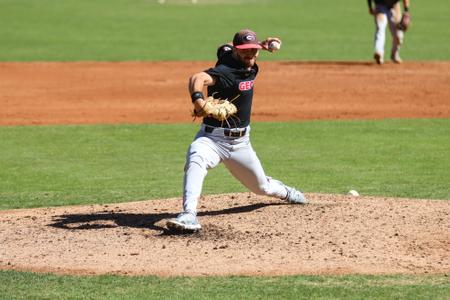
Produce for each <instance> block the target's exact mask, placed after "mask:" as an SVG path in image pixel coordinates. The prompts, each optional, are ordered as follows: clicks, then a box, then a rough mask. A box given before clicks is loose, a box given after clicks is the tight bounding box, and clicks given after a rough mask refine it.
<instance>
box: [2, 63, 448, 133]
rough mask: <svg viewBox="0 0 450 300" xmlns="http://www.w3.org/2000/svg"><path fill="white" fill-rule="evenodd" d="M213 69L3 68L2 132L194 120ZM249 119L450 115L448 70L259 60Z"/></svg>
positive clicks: (53, 65)
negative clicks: (195, 78) (197, 76)
mask: <svg viewBox="0 0 450 300" xmlns="http://www.w3.org/2000/svg"><path fill="white" fill-rule="evenodd" d="M211 64H212V62H184V63H183V62H152V63H142V62H123V63H122V62H121V63H85V62H83V63H0V107H1V110H0V125H31V124H95V123H104V124H113V123H173V122H191V121H192V118H191V117H190V109H191V104H190V97H189V95H188V91H187V79H188V77H189V76H190V75H191V74H193V73H194V72H198V71H200V70H203V69H206V68H208V67H209V66H211ZM260 65H261V71H260V74H259V78H258V79H257V81H256V84H255V99H254V101H255V104H254V110H253V116H252V118H253V121H288V120H289V121H293V120H312V119H383V118H448V117H450V89H449V85H450V63H448V62H441V63H406V64H403V65H393V64H386V65H384V66H381V67H380V66H378V65H373V64H369V63H297V62H261V63H260Z"/></svg>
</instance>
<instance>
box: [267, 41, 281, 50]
mask: <svg viewBox="0 0 450 300" xmlns="http://www.w3.org/2000/svg"><path fill="white" fill-rule="evenodd" d="M280 47H281V44H280V43H279V42H277V41H271V42H270V43H269V49H270V50H272V51H275V50H280Z"/></svg>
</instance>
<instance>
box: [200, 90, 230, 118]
mask: <svg viewBox="0 0 450 300" xmlns="http://www.w3.org/2000/svg"><path fill="white" fill-rule="evenodd" d="M236 112H237V108H236V106H235V105H234V104H233V103H231V102H230V101H228V100H223V99H215V98H214V97H212V96H209V97H208V98H206V99H205V105H203V107H202V109H201V110H200V111H196V110H195V109H194V111H193V112H192V116H193V117H213V118H215V119H217V120H219V121H224V120H226V119H228V118H229V117H230V116H232V115H234V114H235V113H236Z"/></svg>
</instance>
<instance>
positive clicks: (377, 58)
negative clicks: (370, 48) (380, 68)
mask: <svg viewBox="0 0 450 300" xmlns="http://www.w3.org/2000/svg"><path fill="white" fill-rule="evenodd" d="M373 58H374V59H375V61H376V63H377V64H379V65H382V64H383V63H384V61H383V56H382V55H381V54H380V53H378V52H375V54H374V55H373Z"/></svg>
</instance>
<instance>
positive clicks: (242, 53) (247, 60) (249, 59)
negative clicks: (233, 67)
mask: <svg viewBox="0 0 450 300" xmlns="http://www.w3.org/2000/svg"><path fill="white" fill-rule="evenodd" d="M258 54H259V51H258V50H257V49H256V50H254V49H247V50H239V51H237V52H236V53H235V56H236V57H237V58H238V59H239V61H240V62H241V63H242V64H243V65H244V66H245V67H246V68H251V67H253V66H254V65H255V63H256V59H257V57H258Z"/></svg>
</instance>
